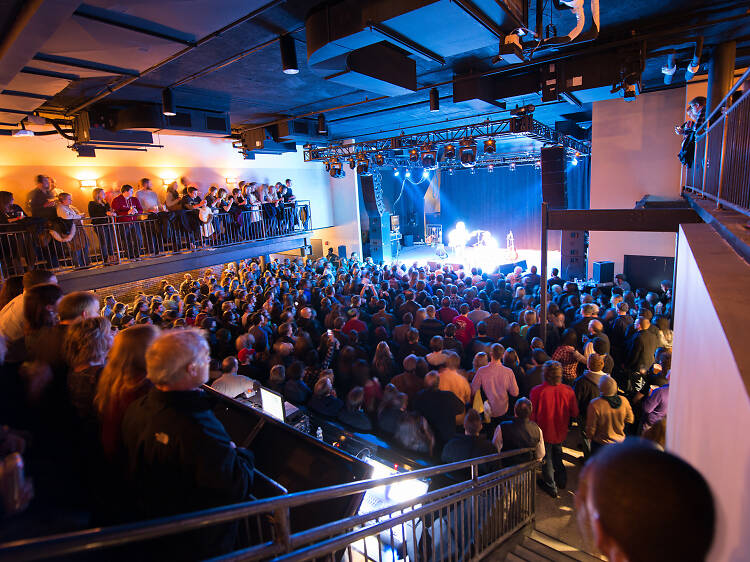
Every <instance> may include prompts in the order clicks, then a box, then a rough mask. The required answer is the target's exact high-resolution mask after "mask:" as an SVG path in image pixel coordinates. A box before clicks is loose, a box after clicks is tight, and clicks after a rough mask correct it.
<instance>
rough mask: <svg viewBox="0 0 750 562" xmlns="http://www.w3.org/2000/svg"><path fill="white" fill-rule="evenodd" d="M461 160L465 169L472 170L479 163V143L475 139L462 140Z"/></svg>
mask: <svg viewBox="0 0 750 562" xmlns="http://www.w3.org/2000/svg"><path fill="white" fill-rule="evenodd" d="M460 146H461V151H460V154H459V158H460V160H461V165H462V166H463V167H464V168H472V167H474V166H476V163H477V143H476V141H475V140H474V139H472V138H468V139H461V143H460Z"/></svg>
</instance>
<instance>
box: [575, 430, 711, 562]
mask: <svg viewBox="0 0 750 562" xmlns="http://www.w3.org/2000/svg"><path fill="white" fill-rule="evenodd" d="M576 509H577V511H578V524H579V527H580V528H581V531H582V533H583V534H584V535H585V536H587V537H588V538H589V539H590V540H592V541H593V542H595V544H596V546H597V548H598V549H599V550H600V551H601V552H602V553H603V554H605V555H606V556H607V557H608V558H609V559H610V560H626V561H628V562H645V561H649V560H680V561H683V562H699V561H703V560H705V558H706V555H707V554H708V551H709V549H710V548H711V542H712V540H713V535H714V525H715V512H714V502H713V497H712V495H711V490H710V489H709V487H708V484H707V483H706V481H705V480H704V479H703V477H702V476H701V475H700V474H699V473H698V471H696V470H695V469H694V468H693V467H692V466H690V465H689V464H687V463H686V462H685V461H683V460H681V459H679V458H678V457H676V456H674V455H671V454H669V453H665V452H663V451H661V450H659V449H657V448H656V447H655V446H654V445H653V444H650V443H648V442H647V441H643V440H641V439H628V440H626V441H625V442H624V443H620V444H616V445H607V446H606V447H604V448H602V449H601V450H600V451H599V452H598V453H597V454H596V455H594V456H593V457H592V458H591V460H590V461H589V462H588V463H587V464H586V465H585V467H584V469H583V471H582V473H581V480H580V484H579V487H578V492H577V493H576Z"/></svg>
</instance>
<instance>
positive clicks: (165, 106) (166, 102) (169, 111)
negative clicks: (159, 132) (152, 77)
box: [161, 88, 177, 117]
mask: <svg viewBox="0 0 750 562" xmlns="http://www.w3.org/2000/svg"><path fill="white" fill-rule="evenodd" d="M161 112H162V115H166V116H167V117H174V116H175V115H177V106H176V105H175V103H174V94H172V90H171V89H170V88H165V89H164V90H162V91H161Z"/></svg>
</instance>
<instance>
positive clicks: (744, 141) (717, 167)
mask: <svg viewBox="0 0 750 562" xmlns="http://www.w3.org/2000/svg"><path fill="white" fill-rule="evenodd" d="M749 86H750V69H748V70H747V71H745V73H744V74H743V75H742V76H741V77H740V78H739V80H737V82H736V83H735V85H734V86H733V87H732V89H731V90H729V93H728V94H727V95H726V97H725V98H724V99H723V100H721V103H719V104H718V105H717V106H716V109H714V111H712V112H711V114H710V115H708V116H707V118H706V121H705V122H704V123H703V125H701V127H699V128H698V130H697V131H696V134H695V157H694V159H693V167H692V168H688V170H687V179H686V181H685V187H686V188H687V189H689V190H691V191H693V192H695V193H698V194H700V195H702V196H704V197H707V198H709V199H712V200H714V201H716V204H717V206H724V207H727V208H730V209H734V210H735V211H738V212H740V213H742V214H744V215H748V216H750V162H749V161H748V155H750V87H749Z"/></svg>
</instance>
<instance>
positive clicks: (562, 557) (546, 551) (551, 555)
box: [521, 537, 573, 562]
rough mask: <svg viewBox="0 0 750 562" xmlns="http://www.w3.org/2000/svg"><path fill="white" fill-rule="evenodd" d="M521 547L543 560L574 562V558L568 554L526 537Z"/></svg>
mask: <svg viewBox="0 0 750 562" xmlns="http://www.w3.org/2000/svg"><path fill="white" fill-rule="evenodd" d="M521 546H522V547H523V548H525V549H527V550H530V551H532V552H533V553H534V554H536V555H537V556H539V557H541V559H542V560H553V561H554V562H572V560H573V558H571V557H570V556H568V555H567V554H565V553H563V552H560V551H559V550H555V549H554V548H552V547H549V546H547V545H546V544H544V543H541V542H539V541H536V540H534V539H532V538H530V537H526V539H524V541H523V543H521Z"/></svg>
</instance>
